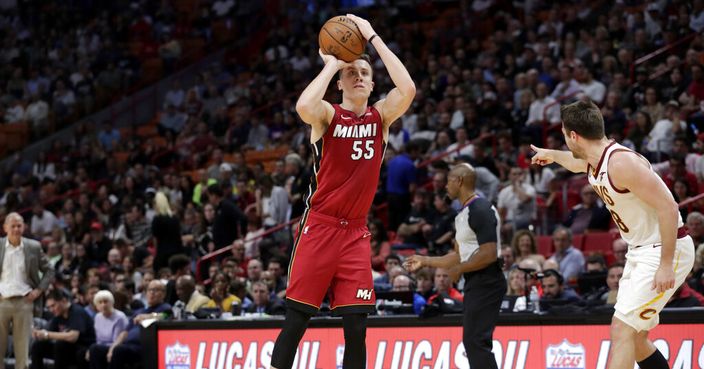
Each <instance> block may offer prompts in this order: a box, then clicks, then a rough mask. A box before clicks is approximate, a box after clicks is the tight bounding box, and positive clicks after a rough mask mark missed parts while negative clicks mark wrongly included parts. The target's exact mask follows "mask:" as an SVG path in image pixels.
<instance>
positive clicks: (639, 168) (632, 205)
mask: <svg viewBox="0 0 704 369" xmlns="http://www.w3.org/2000/svg"><path fill="white" fill-rule="evenodd" d="M560 113H561V116H562V133H563V134H564V136H565V142H566V143H567V147H568V148H569V150H570V151H559V150H546V149H542V148H538V147H535V146H532V148H533V150H534V151H535V152H536V154H535V156H533V158H532V162H533V163H534V164H540V165H547V164H550V163H553V162H555V163H558V164H560V165H561V166H563V167H565V168H566V169H568V170H570V171H572V172H574V173H583V172H587V177H588V179H589V183H590V184H591V185H592V187H594V189H595V190H596V193H597V194H598V195H599V197H601V199H602V200H603V201H604V203H605V204H606V207H607V208H608V209H609V211H610V212H611V216H612V218H613V220H614V222H615V223H616V225H617V226H618V229H619V231H620V233H621V237H622V238H623V239H624V240H625V241H626V242H628V245H629V246H628V254H626V267H625V269H624V270H623V277H621V280H620V282H619V290H618V297H617V301H616V306H615V310H616V311H615V312H614V317H613V319H612V321H611V345H612V346H611V355H610V356H611V364H610V365H609V368H610V369H632V368H633V364H634V362H637V363H638V365H639V366H640V367H641V368H642V369H667V368H669V366H668V363H667V360H665V358H664V357H663V355H662V354H661V353H660V351H659V350H658V349H657V348H656V347H655V346H654V345H653V343H652V342H651V341H650V340H648V331H650V330H651V329H653V328H655V326H657V324H658V322H659V313H660V311H662V309H663V308H664V307H665V304H666V303H667V301H668V300H669V299H670V297H671V296H672V295H673V294H674V293H675V291H676V290H677V288H678V287H679V286H680V285H682V283H683V282H684V281H685V279H686V277H687V274H689V272H690V271H691V270H692V266H693V264H694V242H693V241H692V238H691V237H690V236H689V235H688V234H687V231H686V229H685V228H684V227H683V222H682V217H681V216H680V213H679V211H678V206H677V203H676V202H675V200H674V198H673V197H672V194H671V193H670V191H669V190H668V188H667V186H666V185H665V183H664V182H663V181H662V179H661V178H660V177H659V176H658V175H657V174H656V173H655V172H654V171H653V169H652V167H651V165H650V163H649V162H648V160H646V159H645V158H644V157H643V156H641V155H640V154H638V153H636V152H634V151H632V150H630V149H628V148H626V147H624V146H622V145H619V144H618V143H616V142H614V141H609V140H608V139H607V138H606V137H605V136H604V118H603V117H602V115H601V112H600V111H599V108H598V107H596V106H595V105H594V104H593V103H591V102H584V101H578V102H575V103H573V104H570V105H566V106H563V107H562V108H561V109H560Z"/></svg>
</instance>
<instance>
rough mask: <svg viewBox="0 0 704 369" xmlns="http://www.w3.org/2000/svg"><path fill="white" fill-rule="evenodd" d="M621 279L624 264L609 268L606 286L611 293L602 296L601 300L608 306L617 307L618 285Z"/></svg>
mask: <svg viewBox="0 0 704 369" xmlns="http://www.w3.org/2000/svg"><path fill="white" fill-rule="evenodd" d="M621 277H623V264H614V265H612V266H610V267H609V270H608V272H607V275H606V285H607V286H608V287H609V291H608V292H606V293H605V294H602V295H601V299H602V300H603V301H605V302H606V305H616V297H617V296H618V284H619V281H621Z"/></svg>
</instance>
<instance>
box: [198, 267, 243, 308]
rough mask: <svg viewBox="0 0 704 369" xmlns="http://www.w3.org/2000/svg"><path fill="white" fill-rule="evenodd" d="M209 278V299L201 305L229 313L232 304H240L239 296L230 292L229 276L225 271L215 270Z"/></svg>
mask: <svg viewBox="0 0 704 369" xmlns="http://www.w3.org/2000/svg"><path fill="white" fill-rule="evenodd" d="M211 280H212V281H213V282H212V285H213V288H211V290H210V300H209V301H208V303H207V304H205V305H204V306H203V307H206V308H219V309H220V311H222V312H223V313H224V312H228V313H231V312H232V305H233V304H240V305H241V304H242V300H240V298H239V297H237V296H235V295H233V294H231V293H230V277H229V276H228V275H227V274H226V273H223V272H216V273H215V275H214V276H213V277H212V278H211Z"/></svg>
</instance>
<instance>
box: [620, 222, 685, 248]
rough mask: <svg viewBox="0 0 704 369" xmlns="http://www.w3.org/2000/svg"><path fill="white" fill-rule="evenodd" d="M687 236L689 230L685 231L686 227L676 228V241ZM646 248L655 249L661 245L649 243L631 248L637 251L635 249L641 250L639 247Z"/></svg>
mask: <svg viewBox="0 0 704 369" xmlns="http://www.w3.org/2000/svg"><path fill="white" fill-rule="evenodd" d="M687 236H689V230H688V229H687V227H685V226H682V227H679V228H677V239H678V240H679V239H681V238H685V237H687ZM648 246H650V247H653V248H655V247H660V246H662V244H661V243H651V244H649V245H638V246H633V249H637V248H641V247H648Z"/></svg>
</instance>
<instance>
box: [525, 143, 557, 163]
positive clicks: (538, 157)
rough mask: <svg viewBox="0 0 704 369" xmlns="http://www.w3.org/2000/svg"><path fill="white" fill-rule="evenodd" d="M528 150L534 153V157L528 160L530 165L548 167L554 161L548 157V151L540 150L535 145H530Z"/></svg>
mask: <svg viewBox="0 0 704 369" xmlns="http://www.w3.org/2000/svg"><path fill="white" fill-rule="evenodd" d="M530 148H531V149H532V150H533V151H535V155H533V157H532V158H531V160H530V163H531V164H538V165H548V164H552V163H553V162H554V161H555V160H554V159H553V158H552V156H551V155H550V150H547V149H541V148H540V147H537V146H535V145H530Z"/></svg>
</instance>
